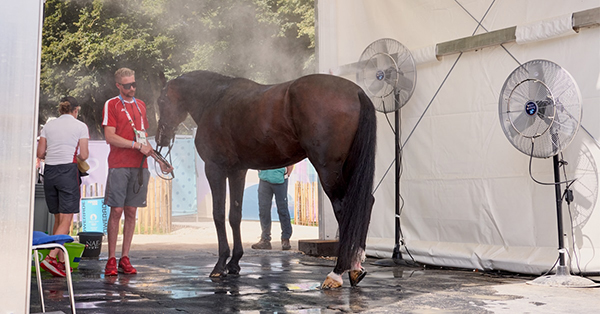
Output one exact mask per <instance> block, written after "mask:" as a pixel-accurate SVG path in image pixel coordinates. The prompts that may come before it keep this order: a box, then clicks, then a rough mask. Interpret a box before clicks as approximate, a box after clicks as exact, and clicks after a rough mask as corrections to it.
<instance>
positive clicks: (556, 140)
mask: <svg viewBox="0 0 600 314" xmlns="http://www.w3.org/2000/svg"><path fill="white" fill-rule="evenodd" d="M499 98H500V99H499V105H498V110H499V118H500V124H501V126H502V130H503V132H504V134H505V135H506V137H507V139H508V140H509V142H510V143H511V144H512V145H513V146H514V147H515V148H517V150H519V151H521V152H522V153H524V154H526V155H528V156H529V155H531V156H533V157H536V158H548V157H552V156H554V155H556V154H558V153H560V152H561V151H563V150H564V149H565V148H566V147H567V146H568V145H569V144H570V143H571V141H572V140H573V138H574V137H575V134H576V133H577V131H578V129H579V125H580V120H581V93H580V92H579V88H578V86H577V84H576V82H575V80H574V79H573V77H572V76H571V75H570V74H569V73H568V72H567V71H566V70H565V69H563V68H562V67H560V66H559V65H557V64H555V63H553V62H551V61H547V60H532V61H529V62H527V63H524V64H523V65H521V66H519V67H517V68H516V69H515V70H514V71H513V72H512V73H511V74H510V75H509V76H508V78H507V79H506V81H505V82H504V85H503V87H502V90H501V92H500V97H499ZM529 102H533V103H535V104H542V105H544V106H545V109H549V108H550V107H553V108H552V109H550V112H547V113H546V112H544V114H541V115H539V114H537V113H536V114H535V115H529V114H528V112H527V109H528V107H527V104H528V103H529ZM509 105H510V107H509ZM536 119H537V120H536ZM534 121H535V122H537V123H539V125H535V126H533V127H531V126H532V125H533V122H534ZM525 122H529V123H530V124H527V123H525ZM528 127H531V129H528ZM532 130H534V131H536V130H537V131H536V132H532ZM526 132H530V133H526Z"/></svg>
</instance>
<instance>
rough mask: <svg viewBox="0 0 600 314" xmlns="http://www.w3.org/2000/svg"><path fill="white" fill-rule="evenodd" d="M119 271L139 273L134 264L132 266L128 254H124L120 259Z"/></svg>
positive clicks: (129, 273) (132, 273) (131, 273)
mask: <svg viewBox="0 0 600 314" xmlns="http://www.w3.org/2000/svg"><path fill="white" fill-rule="evenodd" d="M119 272H122V273H124V274H128V275H135V274H137V270H135V268H133V266H131V263H130V262H129V257H128V256H123V257H121V259H120V260H119Z"/></svg>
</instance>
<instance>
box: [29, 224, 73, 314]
mask: <svg viewBox="0 0 600 314" xmlns="http://www.w3.org/2000/svg"><path fill="white" fill-rule="evenodd" d="M68 242H73V238H72V237H71V236H69V235H66V234H57V235H51V236H50V235H47V234H45V233H43V232H40V231H34V232H33V245H32V247H31V249H32V250H33V255H34V260H35V274H36V276H37V282H38V290H39V292H40V301H41V302H42V312H43V313H46V306H45V305H44V290H43V289H42V275H41V272H40V258H39V257H38V250H42V249H55V248H59V249H61V250H62V251H63V252H64V254H65V266H66V270H65V274H66V275H67V286H68V288H69V298H70V301H71V312H72V313H73V314H75V297H74V296H73V281H72V280H71V265H70V264H69V262H70V261H71V259H70V258H69V252H67V249H66V248H65V247H64V245H63V244H65V243H68Z"/></svg>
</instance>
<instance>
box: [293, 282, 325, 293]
mask: <svg viewBox="0 0 600 314" xmlns="http://www.w3.org/2000/svg"><path fill="white" fill-rule="evenodd" d="M320 286H321V284H320V283H318V282H304V283H288V284H287V285H286V287H287V289H288V290H290V291H310V290H319V287H320Z"/></svg>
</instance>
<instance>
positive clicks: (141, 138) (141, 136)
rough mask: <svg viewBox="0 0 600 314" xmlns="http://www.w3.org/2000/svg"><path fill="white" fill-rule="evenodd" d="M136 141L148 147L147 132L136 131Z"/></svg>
mask: <svg viewBox="0 0 600 314" xmlns="http://www.w3.org/2000/svg"><path fill="white" fill-rule="evenodd" d="M135 141H136V142H138V143H141V144H142V145H148V144H147V143H148V141H147V140H146V131H145V130H141V131H138V130H135Z"/></svg>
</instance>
